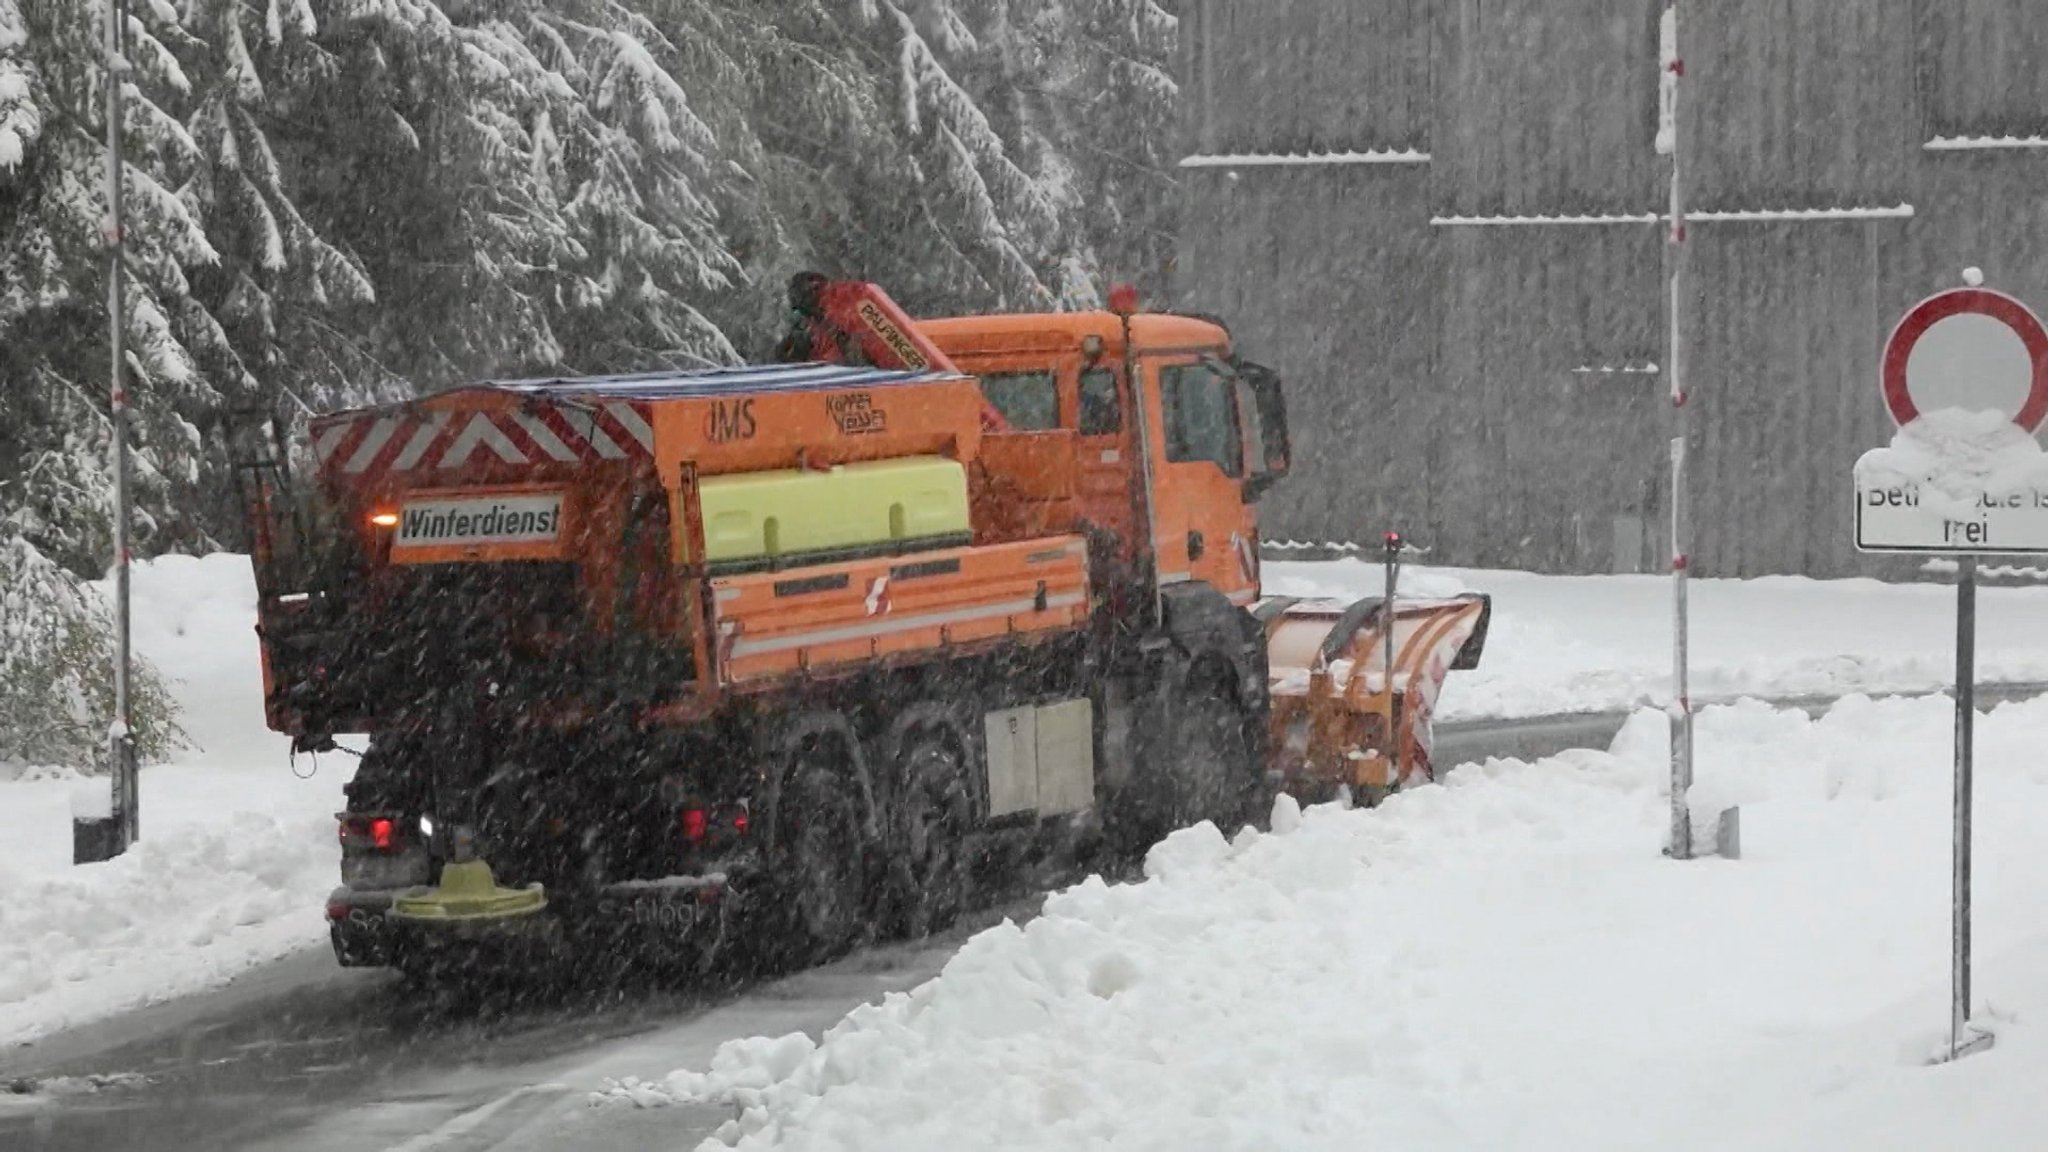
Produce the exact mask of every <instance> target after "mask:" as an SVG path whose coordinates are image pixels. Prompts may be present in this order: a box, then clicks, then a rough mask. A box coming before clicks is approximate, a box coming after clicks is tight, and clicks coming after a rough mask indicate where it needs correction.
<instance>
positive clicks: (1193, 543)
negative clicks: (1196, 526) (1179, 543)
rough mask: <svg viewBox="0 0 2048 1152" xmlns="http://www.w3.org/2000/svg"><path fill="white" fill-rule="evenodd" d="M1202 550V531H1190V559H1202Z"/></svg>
mask: <svg viewBox="0 0 2048 1152" xmlns="http://www.w3.org/2000/svg"><path fill="white" fill-rule="evenodd" d="M1202 551H1203V544H1202V534H1201V533H1200V532H1190V533H1188V559H1189V560H1190V561H1194V560H1200V559H1201V558H1202Z"/></svg>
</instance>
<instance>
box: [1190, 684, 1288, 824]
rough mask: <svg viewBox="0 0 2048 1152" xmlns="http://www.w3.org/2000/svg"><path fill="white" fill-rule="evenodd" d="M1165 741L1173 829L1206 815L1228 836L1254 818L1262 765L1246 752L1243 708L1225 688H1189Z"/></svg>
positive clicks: (1262, 779) (1249, 748) (1248, 743)
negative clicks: (1178, 720)
mask: <svg viewBox="0 0 2048 1152" xmlns="http://www.w3.org/2000/svg"><path fill="white" fill-rule="evenodd" d="M1167 744H1168V747H1169V748H1171V749H1172V752H1170V753H1169V760H1170V765H1169V769H1170V770H1171V771H1172V772H1173V785H1172V794H1173V796H1174V804H1173V806H1172V809H1171V810H1172V813H1173V816H1172V827H1173V828H1186V827H1188V826H1190V825H1193V824H1199V823H1201V822H1202V821H1204V820H1208V821H1211V822H1213V823H1214V824H1215V825H1216V827H1217V829H1218V830H1219V831H1221V832H1222V833H1223V834H1224V835H1225V836H1230V835H1233V834H1235V833H1236V832H1237V830H1238V829H1239V828H1241V827H1243V826H1244V825H1245V824H1248V823H1252V822H1254V821H1256V820H1257V819H1258V818H1259V816H1260V815H1261V813H1260V811H1259V808H1260V803H1259V801H1260V798H1261V794H1262V793H1263V792H1264V790H1265V766H1264V765H1263V764H1260V763H1258V762H1257V760H1256V759H1255V758H1254V756H1253V755H1252V745H1251V741H1250V740H1249V739H1248V738H1247V735H1246V732H1245V717H1244V712H1243V711H1242V710H1241V709H1240V708H1239V707H1238V705H1237V701H1236V700H1234V699H1232V698H1231V697H1230V695H1229V694H1228V693H1227V692H1222V691H1218V690H1216V689H1214V688H1204V689H1198V690H1196V691H1194V692H1191V693H1189V695H1188V696H1187V698H1186V699H1185V700H1184V701H1183V702H1182V705H1181V709H1180V723H1179V724H1178V725H1176V728H1175V731H1174V732H1173V733H1172V735H1171V737H1170V738H1169V740H1168V741H1167ZM1169 831H1171V829H1169Z"/></svg>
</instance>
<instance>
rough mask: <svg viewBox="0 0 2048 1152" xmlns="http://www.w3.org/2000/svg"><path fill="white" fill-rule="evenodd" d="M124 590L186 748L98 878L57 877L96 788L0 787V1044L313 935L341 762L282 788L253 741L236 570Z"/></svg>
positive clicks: (273, 758)
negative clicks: (177, 712)
mask: <svg viewBox="0 0 2048 1152" xmlns="http://www.w3.org/2000/svg"><path fill="white" fill-rule="evenodd" d="M134 577H135V584H134V596H135V642H136V647H137V649H138V650H139V651H141V652H142V653H143V654H144V655H145V656H147V657H148V658H149V659H150V660H151V661H153V662H154V663H155V664H156V665H157V667H158V668H159V669H160V670H161V671H162V672H163V673H164V675H165V677H166V679H167V680H169V681H170V682H171V688H172V692H173V694H174V695H175V696H176V697H177V699H178V701H179V703H180V705H181V706H182V708H183V709H184V714H183V715H182V716H181V717H180V721H179V722H180V723H181V724H182V725H183V727H184V729H185V731H186V732H187V733H188V734H189V735H190V736H191V738H192V742H193V744H194V748H193V750H191V751H189V752H187V753H185V754H183V755H182V756H180V758H179V759H178V760H176V761H174V762H172V763H169V764H162V765H153V766H150V767H147V768H145V769H144V770H143V773H142V821H141V823H142V840H141V841H140V842H139V843H138V844H137V845H136V846H135V847H134V848H133V849H132V850H130V851H129V852H128V853H127V854H126V855H125V856H123V857H121V858H119V859H116V860H112V861H109V862H107V863H104V864H93V865H87V866H84V867H74V866H72V864H71V813H72V811H73V810H74V806H83V805H82V804H81V803H80V801H81V800H83V801H84V802H85V803H90V802H92V801H93V800H95V799H98V798H99V797H102V796H104V794H105V791H106V789H107V782H106V781H105V780H80V779H77V778H75V777H71V776H69V775H67V774H63V773H42V774H29V775H27V776H25V777H24V778H21V779H16V780H11V781H0V844H4V845H6V850H5V851H4V852H0V1044H13V1043H19V1042H22V1041H25V1040H29V1039H32V1038H34V1037H36V1036H39V1035H42V1034H44V1033H47V1032H50V1031H53V1030H56V1029H58V1028H62V1027H66V1026H69V1025H73V1024H78V1023H81V1022H84V1021H86V1020H89V1019H93V1018H95V1017H100V1016H105V1015H108V1014H111V1013H113V1012H116V1011H119V1010H121V1009H123V1008H126V1007H132V1006H135V1005H139V1004H143V1003H148V1002H151V1001H156V1000H162V999H165V998H167V997H170V996H175V995H179V994H183V993H186V992H191V991H197V990H199V989H202V988H205V987H209V986H212V985H215V984H219V983H221V982H223V981H225V980H227V979H229V978H230V977H232V976H233V975H235V974H236V973H237V972H240V971H243V970H245V969H247V968H248V967H250V966H252V965H254V964H257V963H260V962H263V961H266V960H270V959H274V958H276V957H279V956H282V955H284V954H286V953H288V952H291V951H294V950H296V949H298V948H302V947H305V946H307V945H309V944H314V943H318V942H319V941H321V940H322V939H324V938H325V935H326V926H325V923H324V921H323V920H322V918H321V915H322V913H321V909H322V905H323V902H324V899H325V897H326V895H327V892H328V890H329V889H330V888H332V887H333V884H334V881H335V870H334V868H335V865H334V860H335V847H334V821H333V813H334V811H335V810H337V809H338V808H340V807H341V785H342V782H343V781H344V780H346V779H347V775H348V773H349V772H350V771H351V770H352V769H353V762H352V761H350V760H349V759H348V758H346V757H343V756H329V757H324V758H322V760H321V761H320V766H319V768H320V770H319V772H318V773H317V774H315V775H314V776H313V777H312V778H311V779H305V780H302V779H299V778H297V777H295V776H294V775H293V774H292V773H291V771H290V770H289V769H288V766H287V765H288V760H287V743H286V741H285V740H284V739H283V738H282V737H279V736H277V735H275V734H274V733H271V732H269V731H267V730H265V728H264V726H263V698H262V692H263V687H262V673H261V669H260V665H259V662H258V657H257V648H256V637H255V634H254V632H253V631H252V629H253V627H254V625H255V596H256V594H255V588H254V582H253V578H252V576H251V573H250V570H249V561H248V558H247V557H244V556H233V555H215V556H208V557H205V558H203V559H194V558H191V557H165V558H163V559H160V560H156V561H153V562H150V563H147V564H143V565H139V566H138V567H137V568H136V570H135V574H134ZM309 768H311V764H310V763H308V762H306V761H303V760H302V761H301V762H300V770H301V771H302V772H304V771H306V770H308V769H309ZM99 803H101V804H104V800H103V799H101V800H99Z"/></svg>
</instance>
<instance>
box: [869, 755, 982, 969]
mask: <svg viewBox="0 0 2048 1152" xmlns="http://www.w3.org/2000/svg"><path fill="white" fill-rule="evenodd" d="M896 778H897V780H898V781H899V782H900V785H901V791H900V793H899V794H898V797H897V801H896V803H895V805H894V806H893V809H894V810H893V813H892V818H891V824H892V825H893V828H894V832H895V835H894V836H893V837H892V839H893V840H894V843H893V845H892V849H893V851H892V854H891V859H890V874H889V879H890V885H889V889H890V905H891V906H890V909H889V914H888V917H887V920H888V928H889V929H890V931H891V932H892V933H896V934H901V935H903V936H906V937H908V938H910V939H921V938H923V937H925V936H929V935H931V934H932V933H934V932H943V931H945V930H946V929H947V928H950V927H952V925H953V922H954V921H955V920H958V919H959V918H960V913H961V911H962V910H963V909H964V908H966V906H967V904H968V902H969V899H970V891H971V889H972V885H973V875H974V861H973V859H972V858H971V856H970V851H969V843H968V832H969V830H970V829H971V828H972V827H973V823H974V792H973V789H972V786H971V784H970V783H969V781H968V777H967V760H966V757H965V756H963V755H962V754H961V752H960V749H959V748H958V746H957V745H956V744H955V743H954V742H953V741H952V740H951V739H949V738H947V736H946V734H945V733H944V732H942V731H937V730H933V729H925V730H922V731H920V732H918V733H916V734H915V735H913V736H911V737H910V738H909V740H908V741H907V742H906V743H905V745H904V747H903V751H902V753H901V755H900V756H899V757H898V763H897V777H896Z"/></svg>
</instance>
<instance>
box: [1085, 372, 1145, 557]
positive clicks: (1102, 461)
mask: <svg viewBox="0 0 2048 1152" xmlns="http://www.w3.org/2000/svg"><path fill="white" fill-rule="evenodd" d="M1122 376H1123V373H1122V372H1120V371H1118V370H1117V369H1116V368H1113V367H1111V366H1110V365H1108V364H1085V363H1084V364H1081V365H1079V379H1078V380H1077V381H1076V386H1075V390H1074V396H1075V405H1074V407H1075V417H1074V422H1073V425H1072V426H1073V428H1074V430H1075V433H1076V436H1077V439H1076V441H1075V462H1076V470H1077V471H1078V472H1079V475H1078V476H1077V477H1076V483H1075V495H1076V496H1078V497H1079V498H1080V501H1081V515H1082V516H1084V517H1085V518H1087V519H1088V520H1089V521H1091V522H1093V523H1095V524H1097V525H1099V526H1101V527H1102V528H1103V529H1104V530H1106V531H1108V532H1110V533H1111V534H1113V535H1114V537H1115V538H1116V539H1117V540H1119V541H1123V542H1124V544H1125V547H1126V549H1127V550H1128V549H1129V548H1130V547H1131V546H1132V545H1133V544H1134V543H1135V541H1136V540H1137V537H1138V534H1137V533H1135V532H1133V531H1131V520H1132V511H1133V507H1134V505H1133V504H1132V499H1131V469H1132V465H1133V463H1134V462H1133V461H1132V460H1131V457H1130V454H1131V451H1132V448H1131V445H1130V442H1129V437H1128V435H1127V434H1126V432H1125V430H1124V393H1123V380H1122ZM1122 559H1124V560H1125V561H1126V562H1128V561H1130V560H1133V559H1135V557H1134V556H1130V555H1125V556H1124V557H1122Z"/></svg>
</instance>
